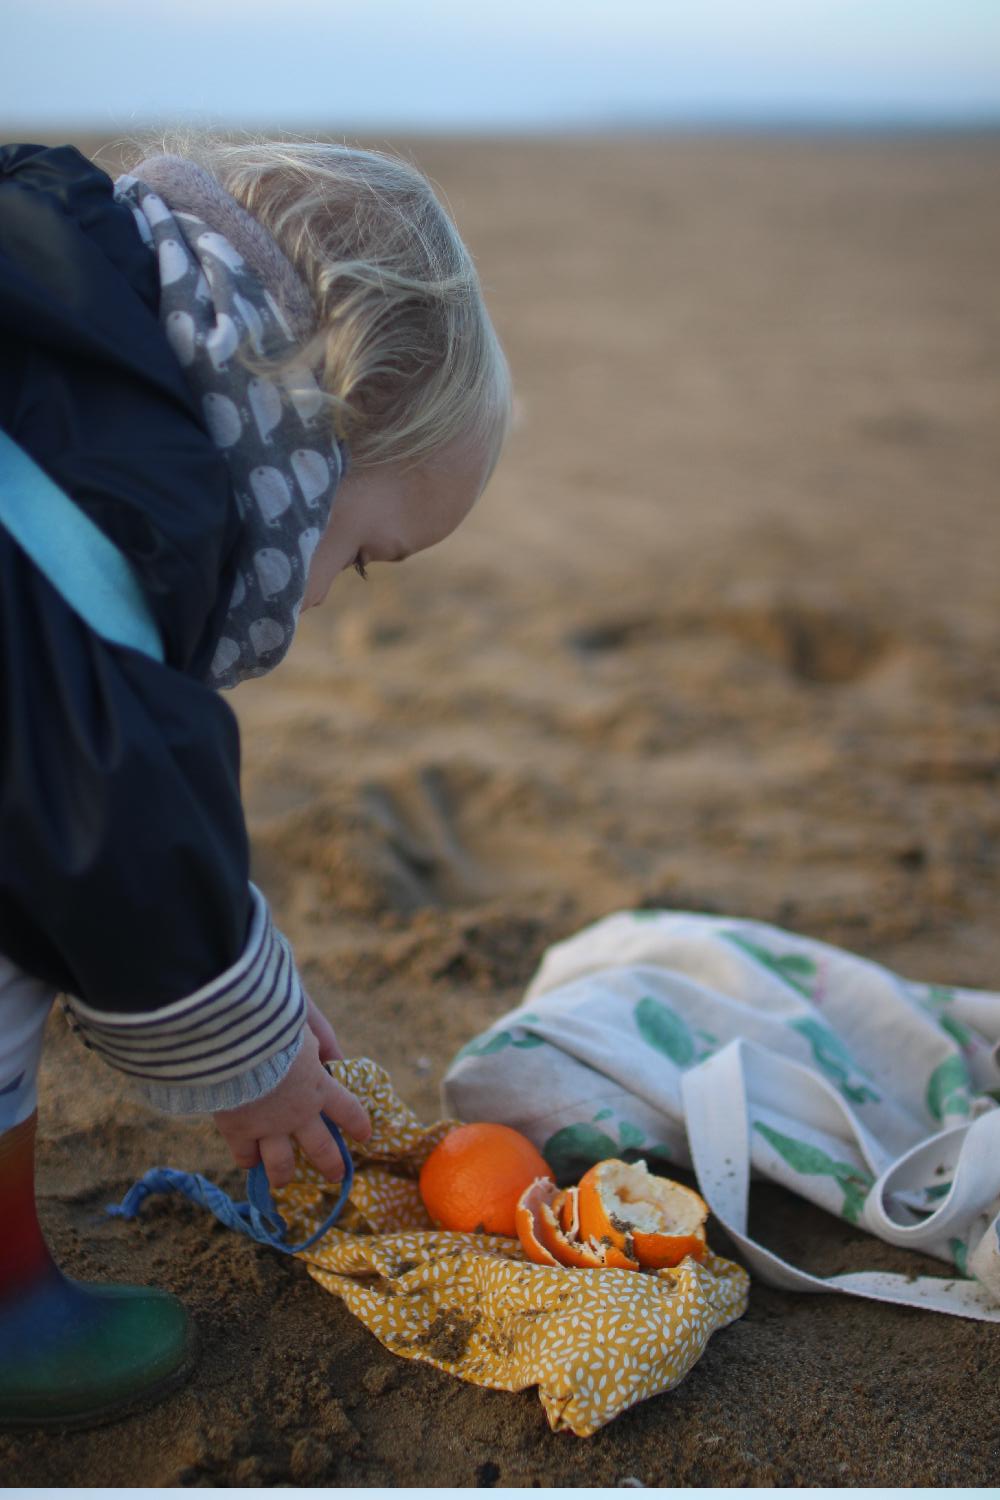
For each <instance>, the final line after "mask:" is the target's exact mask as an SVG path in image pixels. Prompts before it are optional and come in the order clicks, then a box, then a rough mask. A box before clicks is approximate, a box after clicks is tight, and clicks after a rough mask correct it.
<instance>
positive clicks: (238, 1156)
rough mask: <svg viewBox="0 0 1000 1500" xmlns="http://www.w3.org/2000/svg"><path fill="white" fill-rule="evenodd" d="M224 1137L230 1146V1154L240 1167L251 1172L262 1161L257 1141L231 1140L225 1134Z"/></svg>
mask: <svg viewBox="0 0 1000 1500" xmlns="http://www.w3.org/2000/svg"><path fill="white" fill-rule="evenodd" d="M223 1139H224V1140H225V1142H226V1145H227V1146H228V1147H229V1154H230V1156H231V1157H232V1158H233V1161H234V1162H235V1163H236V1165H237V1166H238V1167H243V1168H244V1170H245V1171H247V1172H249V1171H250V1168H251V1167H255V1166H256V1165H257V1163H258V1162H259V1161H260V1150H259V1148H258V1146H257V1142H256V1141H248V1140H230V1139H229V1137H228V1136H226V1135H224V1136H223Z"/></svg>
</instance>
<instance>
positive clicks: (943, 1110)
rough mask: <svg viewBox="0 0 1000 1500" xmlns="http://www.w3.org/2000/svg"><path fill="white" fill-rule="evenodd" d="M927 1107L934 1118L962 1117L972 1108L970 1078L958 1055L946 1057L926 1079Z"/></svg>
mask: <svg viewBox="0 0 1000 1500" xmlns="http://www.w3.org/2000/svg"><path fill="white" fill-rule="evenodd" d="M927 1108H928V1109H929V1110H930V1112H931V1114H932V1115H933V1116H934V1118H935V1120H941V1121H944V1120H946V1119H948V1117H949V1116H951V1118H953V1119H954V1118H956V1117H957V1118H959V1119H963V1118H964V1117H965V1116H966V1115H968V1114H969V1112H970V1110H971V1109H972V1080H971V1079H970V1077H969V1070H968V1068H967V1067H966V1066H965V1063H964V1062H963V1061H962V1059H961V1058H960V1057H957V1056H952V1057H946V1058H945V1060H944V1062H943V1063H940V1064H939V1066H938V1067H936V1068H935V1069H934V1072H933V1073H932V1074H931V1076H930V1078H929V1079H928V1080H927Z"/></svg>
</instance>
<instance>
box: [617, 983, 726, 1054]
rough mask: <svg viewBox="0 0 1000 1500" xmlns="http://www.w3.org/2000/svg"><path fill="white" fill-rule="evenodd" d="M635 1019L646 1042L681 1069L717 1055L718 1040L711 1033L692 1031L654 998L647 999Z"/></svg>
mask: <svg viewBox="0 0 1000 1500" xmlns="http://www.w3.org/2000/svg"><path fill="white" fill-rule="evenodd" d="M632 1016H633V1019H634V1021H635V1024H636V1029H637V1031H638V1033H639V1035H640V1036H641V1037H642V1039H643V1041H644V1042H646V1043H647V1044H648V1045H649V1046H650V1047H655V1048H656V1050H657V1052H662V1053H663V1054H664V1056H665V1057H669V1058H670V1061H671V1062H673V1063H676V1064H677V1066H678V1067H679V1068H689V1067H691V1065H692V1064H693V1063H696V1062H701V1060H702V1058H703V1057H710V1056H711V1055H712V1053H713V1052H714V1051H715V1046H716V1042H717V1040H718V1039H717V1038H716V1037H714V1036H713V1035H712V1033H711V1032H710V1031H697V1030H696V1031H692V1030H691V1028H690V1026H689V1025H688V1023H687V1022H686V1021H685V1019H684V1017H683V1016H679V1015H678V1014H677V1012H676V1011H675V1010H671V1009H670V1007H669V1006H668V1005H664V1004H663V1002H662V1000H654V998H653V996H652V995H644V996H643V998H642V999H641V1000H640V1001H639V1002H638V1003H637V1005H636V1007H635V1009H634V1011H633V1012H632ZM698 1039H700V1041H699V1040H698Z"/></svg>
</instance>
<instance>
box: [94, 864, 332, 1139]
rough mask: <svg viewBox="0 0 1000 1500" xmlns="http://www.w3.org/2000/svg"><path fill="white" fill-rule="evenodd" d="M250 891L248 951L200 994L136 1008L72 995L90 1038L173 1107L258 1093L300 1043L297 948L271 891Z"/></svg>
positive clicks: (185, 1110) (231, 1103)
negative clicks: (269, 897) (280, 924)
mask: <svg viewBox="0 0 1000 1500" xmlns="http://www.w3.org/2000/svg"><path fill="white" fill-rule="evenodd" d="M250 893H251V898H252V901H253V917H252V919H251V922H250V933H249V936H248V939H247V943H246V947H245V949H244V951H243V953H242V954H241V956H240V958H239V959H238V960H237V961H236V963H235V964H233V966H232V968H230V969H227V970H226V971H225V973H223V974H220V975H219V976H218V978H217V979H214V980H212V982H211V983H210V984H207V985H203V986H202V988H201V989H199V990H196V991H195V992H194V994H192V995H187V996H185V997H184V998H182V999H180V1000H174V1001H172V1002H171V1003H170V1004H169V1005H164V1006H162V1007H161V1008H160V1009H159V1010H155V1011H140V1012H137V1013H136V1014H134V1015H125V1014H123V1013H122V1012H120V1011H102V1010H98V1009H96V1008H95V1007H94V1006H91V1005H88V1004H86V1003H85V1002H84V1001H83V1000H80V999H78V998H77V997H76V996H73V995H70V996H68V997H67V1011H68V1014H69V1017H70V1024H71V1025H72V1026H73V1029H74V1030H75V1031H76V1032H77V1034H78V1035H79V1037H80V1040H81V1041H82V1042H83V1043H84V1045H85V1046H86V1047H89V1048H90V1049H91V1051H93V1052H96V1053H97V1054H98V1055H99V1056H100V1057H102V1058H103V1059H104V1061H105V1062H107V1063H109V1064H110V1065H111V1066H112V1067H113V1068H117V1069H118V1071H119V1072H122V1073H125V1074H127V1075H128V1076H129V1077H130V1078H133V1079H135V1081H136V1083H137V1084H138V1086H139V1088H140V1090H141V1091H142V1093H143V1094H144V1095H145V1097H146V1098H147V1099H148V1100H149V1101H150V1103H152V1104H154V1105H155V1106H156V1107H157V1108H159V1109H165V1110H167V1111H169V1112H170V1113H171V1114H198V1113H202V1112H205V1111H213V1110H218V1109H234V1108H236V1107H237V1106H238V1105H240V1104H246V1103H249V1102H250V1101H251V1100H253V1099H257V1098H260V1097H261V1095H263V1094H266V1093H269V1092H270V1091H271V1089H273V1088H275V1087H277V1085H278V1084H279V1083H280V1082H281V1080H282V1078H283V1077H284V1075H285V1073H286V1072H287V1071H288V1068H289V1067H290V1066H291V1063H292V1061H293V1059H294V1057H295V1055H296V1054H297V1052H298V1050H299V1047H300V1045H301V1040H302V1029H303V1024H304V1021H305V1012H306V1001H305V994H304V992H303V989H302V984H301V981H300V979H299V976H298V972H297V970H296V968H295V962H294V960H293V958H292V953H291V949H290V948H289V946H288V943H287V942H286V940H285V939H284V938H283V937H282V935H281V933H280V932H278V931H277V929H276V928H275V927H274V925H273V924H272V922H271V915H270V912H269V911H268V909H267V903H266V902H265V900H264V898H263V896H262V895H261V894H260V892H259V891H258V890H257V888H256V887H255V886H253V885H251V887H250Z"/></svg>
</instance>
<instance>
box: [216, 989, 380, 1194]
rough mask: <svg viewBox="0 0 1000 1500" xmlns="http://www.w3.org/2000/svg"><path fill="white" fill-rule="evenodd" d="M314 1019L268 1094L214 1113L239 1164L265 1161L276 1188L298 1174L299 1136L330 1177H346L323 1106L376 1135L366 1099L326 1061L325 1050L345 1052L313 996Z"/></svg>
mask: <svg viewBox="0 0 1000 1500" xmlns="http://www.w3.org/2000/svg"><path fill="white" fill-rule="evenodd" d="M313 1012H315V1015H316V1016H317V1017H318V1018H319V1022H320V1023H321V1024H320V1025H319V1026H318V1027H317V1030H318V1031H319V1032H320V1035H319V1036H317V1033H316V1031H314V1030H313ZM308 1020H309V1024H308V1025H307V1026H306V1029H305V1033H304V1035H303V1038H302V1046H301V1048H300V1049H299V1051H298V1054H297V1055H296V1058H295V1061H294V1062H293V1063H292V1066H291V1067H290V1068H289V1070H288V1072H287V1073H286V1074H285V1076H284V1078H283V1079H282V1080H281V1082H280V1083H279V1084H278V1087H277V1088H276V1089H273V1090H272V1091H271V1093H270V1094H265V1095H264V1097H263V1098H262V1099H254V1100H253V1102H252V1103H250V1104H241V1105H240V1106H239V1108H238V1109H221V1110H219V1111H218V1112H217V1113H216V1114H215V1115H213V1116H212V1118H213V1119H214V1120H215V1123H216V1125H217V1126H218V1129H219V1132H220V1134H221V1135H222V1138H223V1140H224V1141H225V1142H226V1145H227V1146H228V1147H229V1149H230V1151H231V1152H232V1155H233V1160H234V1161H235V1163H236V1165H237V1166H238V1167H246V1168H247V1169H248V1170H249V1168H250V1167H255V1166H256V1165H257V1163H258V1162H259V1161H262V1162H263V1163H264V1170H265V1171H266V1172H267V1180H268V1182H269V1183H270V1184H271V1188H272V1190H273V1189H275V1188H280V1187H285V1185H286V1184H287V1183H289V1182H291V1180H292V1178H293V1177H294V1176H295V1151H294V1146H293V1141H297V1142H298V1144H299V1146H300V1147H301V1148H302V1150H303V1151H304V1152H305V1154H306V1156H308V1158H309V1160H310V1161H311V1162H312V1164H313V1166H315V1167H316V1168H317V1169H318V1170H319V1171H320V1172H322V1173H323V1176H324V1177H326V1178H328V1179H329V1181H331V1182H338V1181H339V1180H340V1178H342V1177H343V1175H344V1164H343V1162H342V1161H341V1159H340V1151H339V1150H338V1148H337V1143H336V1141H335V1140H334V1139H333V1136H332V1135H331V1134H330V1132H329V1130H327V1128H326V1125H325V1124H324V1123H323V1121H322V1120H321V1119H320V1112H321V1111H322V1112H323V1113H324V1114H326V1115H328V1116H329V1118H330V1119H331V1120H333V1121H334V1123H335V1124H337V1125H339V1126H340V1127H341V1129H342V1130H344V1131H345V1132H346V1134H347V1135H349V1136H352V1137H353V1138H354V1140H356V1141H366V1140H367V1139H368V1137H369V1136H370V1135H371V1122H370V1121H369V1119H368V1116H367V1114H366V1113H365V1111H364V1108H363V1107H362V1105H361V1104H360V1103H359V1102H358V1100H357V1099H356V1098H355V1097H354V1095H353V1094H352V1093H351V1092H350V1091H349V1090H348V1089H345V1088H344V1086H343V1084H340V1083H336V1082H335V1081H334V1080H333V1079H332V1078H331V1077H330V1075H329V1073H328V1072H327V1071H326V1069H325V1068H324V1067H323V1064H322V1063H321V1062H320V1057H321V1056H322V1057H339V1056H340V1055H341V1054H340V1049H339V1047H338V1046H337V1039H336V1037H335V1036H334V1034H333V1028H332V1027H331V1026H330V1024H329V1022H327V1021H324V1018H323V1017H322V1016H320V1015H319V1012H318V1011H316V1010H315V1007H314V1006H313V1005H312V1002H311V1001H310V1015H309V1017H308ZM327 1033H329V1035H327ZM331 1048H332V1050H331Z"/></svg>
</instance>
